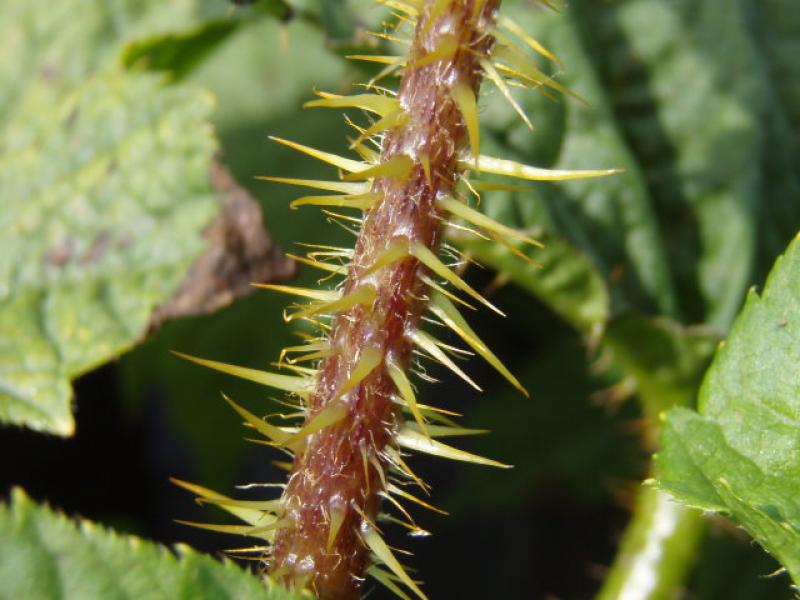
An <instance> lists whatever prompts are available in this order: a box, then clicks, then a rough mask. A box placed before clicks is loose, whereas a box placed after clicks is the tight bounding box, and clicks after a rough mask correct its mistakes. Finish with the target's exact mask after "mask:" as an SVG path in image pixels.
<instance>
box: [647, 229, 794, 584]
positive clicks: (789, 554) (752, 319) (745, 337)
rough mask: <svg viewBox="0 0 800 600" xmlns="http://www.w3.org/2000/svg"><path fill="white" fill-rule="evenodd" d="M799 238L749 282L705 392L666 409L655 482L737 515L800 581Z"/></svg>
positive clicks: (702, 505) (704, 506) (676, 493)
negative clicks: (759, 287)
mask: <svg viewBox="0 0 800 600" xmlns="http://www.w3.org/2000/svg"><path fill="white" fill-rule="evenodd" d="M798 298H800V238H796V239H795V241H794V242H793V243H792V244H791V245H790V246H789V248H788V249H787V251H786V254H785V255H784V256H782V257H781V258H779V259H778V261H777V262H776V263H775V266H774V268H773V270H772V273H771V274H770V276H769V279H768V280H767V284H766V286H765V289H764V292H763V293H762V294H761V296H759V295H758V294H756V292H755V291H751V292H750V294H749V296H748V299H747V303H746V305H745V307H744V309H743V310H742V312H741V314H740V315H739V317H738V318H737V320H736V322H735V324H734V326H733V328H732V331H731V334H730V336H729V338H728V339H727V341H726V342H725V343H724V344H723V345H721V347H720V349H719V350H718V352H717V355H716V357H715V359H714V362H713V364H712V366H711V368H710V369H709V371H708V374H707V375H706V378H705V380H704V382H703V386H702V388H701V391H700V401H699V414H698V413H696V412H693V411H691V410H688V409H673V410H671V411H669V412H668V413H667V414H666V418H665V421H664V425H663V433H662V440H661V441H662V451H661V452H660V453H659V455H658V457H657V466H658V469H659V478H658V485H659V487H661V488H663V489H664V490H666V491H668V492H669V493H671V494H672V495H674V496H675V497H676V498H678V499H679V500H681V501H682V502H684V503H686V504H688V505H690V506H696V507H699V508H702V509H705V510H712V511H717V512H722V513H724V514H727V515H729V516H730V517H731V518H732V519H734V520H735V521H737V522H738V523H740V524H741V525H742V526H743V527H744V528H745V529H746V530H747V531H748V532H749V533H750V534H751V535H752V536H753V537H754V538H755V539H756V540H757V541H758V542H759V543H760V544H761V545H762V546H763V547H764V548H765V549H766V550H767V551H768V552H770V553H771V554H773V555H774V556H775V557H776V558H777V559H778V560H780V561H781V562H782V563H783V565H784V566H785V567H786V568H787V569H788V571H789V572H790V574H791V575H792V578H793V579H794V580H795V582H800V504H798V500H797V499H798V497H800V485H798V482H799V481H800V437H798V434H797V431H798V421H800V343H798V340H800V301H798Z"/></svg>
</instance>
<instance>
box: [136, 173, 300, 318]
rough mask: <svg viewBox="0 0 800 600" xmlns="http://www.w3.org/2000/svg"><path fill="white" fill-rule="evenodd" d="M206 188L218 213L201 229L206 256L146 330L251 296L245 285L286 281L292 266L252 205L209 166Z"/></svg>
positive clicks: (232, 183) (227, 177) (224, 175)
mask: <svg viewBox="0 0 800 600" xmlns="http://www.w3.org/2000/svg"><path fill="white" fill-rule="evenodd" d="M211 184H212V186H213V187H214V189H215V190H217V192H218V193H219V194H220V196H221V198H222V210H221V211H220V213H219V214H218V215H217V217H216V218H215V219H214V220H213V221H212V222H211V223H210V224H209V225H208V226H207V227H206V228H205V230H204V231H203V237H204V238H206V240H207V241H208V246H209V247H208V250H206V252H205V254H203V255H202V256H201V257H200V258H198V259H197V261H196V262H195V263H194V264H193V265H192V267H191V268H190V269H189V273H188V274H187V275H186V278H185V279H184V280H183V282H182V283H181V285H180V287H179V288H178V291H177V292H176V293H175V294H174V295H173V297H172V298H170V299H169V300H167V301H166V302H165V303H163V304H161V305H160V306H158V307H157V308H156V309H155V310H154V311H153V314H152V316H151V317H150V330H151V331H152V330H154V329H157V328H158V327H160V326H161V325H162V324H163V323H164V322H165V321H168V320H170V319H174V318H177V317H184V316H190V315H199V314H207V313H211V312H213V311H215V310H218V309H220V308H222V307H223V306H227V305H228V304H230V303H231V302H232V301H233V300H235V299H236V298H239V297H241V296H246V295H247V294H250V293H251V292H252V291H253V289H254V288H253V287H252V286H251V285H250V284H251V282H262V283H263V282H267V281H275V280H283V279H288V278H289V277H291V276H292V275H294V273H295V263H294V262H293V261H291V260H289V259H288V258H286V257H285V256H284V255H283V252H282V251H281V250H280V248H279V247H278V246H277V245H276V244H275V243H274V242H273V241H272V238H270V236H269V234H268V233H267V230H266V228H265V227H264V221H263V219H262V216H261V209H260V207H259V205H258V203H257V202H256V201H255V200H254V199H253V198H252V197H251V196H250V194H249V193H248V192H247V190H245V189H244V188H242V187H241V186H240V185H239V184H238V183H237V182H236V181H235V180H234V178H233V177H232V176H231V174H230V171H228V169H227V168H226V167H225V166H223V165H222V164H220V163H219V162H217V161H215V162H214V163H213V164H212V166H211Z"/></svg>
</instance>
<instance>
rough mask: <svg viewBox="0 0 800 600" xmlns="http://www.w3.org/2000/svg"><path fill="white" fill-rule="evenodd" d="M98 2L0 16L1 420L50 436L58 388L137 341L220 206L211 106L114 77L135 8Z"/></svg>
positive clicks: (61, 396)
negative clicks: (1, 45)
mask: <svg viewBox="0 0 800 600" xmlns="http://www.w3.org/2000/svg"><path fill="white" fill-rule="evenodd" d="M103 6H105V4H104V3H101V2H97V3H96V5H95V6H94V7H93V10H87V9H85V7H83V3H80V2H59V3H56V4H55V5H53V6H50V5H45V4H41V3H29V2H23V1H19V2H18V1H12V2H4V3H3V5H2V9H0V38H2V39H4V40H6V45H5V51H4V52H3V53H2V55H0V83H2V85H0V139H2V143H0V205H2V206H3V210H2V212H0V331H1V332H2V336H1V337H0V420H1V421H4V422H10V423H16V424H25V425H27V426H30V427H32V428H34V429H38V430H41V431H48V432H52V433H57V434H60V435H69V434H71V432H72V431H73V429H74V422H73V419H72V415H71V411H70V398H71V389H70V384H69V380H70V379H71V378H74V377H75V376H77V375H80V374H81V373H84V372H86V371H88V370H89V369H92V368H93V367H95V366H97V365H99V364H101V363H102V362H105V361H107V360H109V359H110V358H112V357H114V356H116V355H118V354H119V353H121V352H122V351H124V350H126V349H127V348H129V347H131V346H132V345H133V344H134V343H135V342H136V341H137V340H139V339H140V338H141V337H142V336H143V335H144V333H145V331H146V329H147V325H148V320H149V315H150V312H151V310H152V309H153V307H154V306H156V305H157V304H159V303H160V302H161V301H163V300H165V299H166V298H168V297H169V296H170V294H171V293H172V292H173V291H174V289H175V288H176V286H177V285H178V284H179V283H180V281H181V279H182V278H183V276H184V275H185V273H186V271H187V268H188V266H189V265H190V264H191V263H192V261H193V260H194V259H195V258H196V257H197V256H198V255H199V254H200V253H201V251H202V250H203V249H204V247H205V243H204V240H203V239H202V238H201V237H200V233H201V231H202V229H203V227H204V226H205V225H206V224H207V223H208V222H209V221H210V220H211V218H212V217H213V216H214V214H215V213H216V212H217V210H218V208H219V205H218V202H217V200H216V198H215V195H214V193H213V192H212V190H211V186H210V182H209V165H210V160H211V157H212V155H213V153H214V151H215V148H216V142H215V140H214V137H213V135H212V131H211V128H210V125H209V122H208V118H209V116H210V114H211V111H212V108H213V99H212V98H211V96H210V95H209V94H207V93H205V92H202V91H200V90H198V89H196V88H193V87H186V86H178V87H170V88H165V87H163V85H162V83H161V82H160V80H159V78H157V77H155V76H153V75H147V74H132V73H125V72H123V71H121V70H119V69H118V68H117V67H116V66H115V65H114V64H113V63H114V61H113V60H111V59H110V58H109V57H112V58H113V57H114V56H115V55H114V52H113V50H114V49H115V48H119V47H120V44H121V42H122V40H124V39H125V38H126V36H127V35H128V33H127V32H128V31H134V30H136V29H137V27H136V26H134V25H133V24H132V23H131V24H128V23H127V22H126V17H127V18H130V19H132V18H133V17H134V16H136V15H137V14H138V13H140V12H141V13H143V12H144V7H139V8H135V7H134V4H131V5H129V6H128V12H127V13H125V11H122V12H121V13H120V14H118V15H117V14H111V13H110V12H109V11H108V10H103V9H102V7H103ZM82 7H83V8H84V9H82ZM77 14H80V15H81V18H76V17H75V16H76V15H77ZM154 15H155V13H153V14H149V15H148V18H147V19H145V17H144V16H142V18H143V19H144V20H146V21H149V18H152V17H153V16H154ZM162 16H164V15H163V14H162ZM115 17H117V18H118V19H117V20H115ZM183 20H185V16H184V17H180V18H177V19H176V20H174V21H172V23H173V25H174V24H175V23H176V22H182V21H183ZM115 25H117V26H119V27H120V30H124V31H125V32H126V33H125V34H123V33H120V34H119V36H116V35H115V29H114V26H115ZM128 25H130V26H128ZM166 26H167V25H166V24H165V23H162V24H161V27H166ZM104 65H105V66H104Z"/></svg>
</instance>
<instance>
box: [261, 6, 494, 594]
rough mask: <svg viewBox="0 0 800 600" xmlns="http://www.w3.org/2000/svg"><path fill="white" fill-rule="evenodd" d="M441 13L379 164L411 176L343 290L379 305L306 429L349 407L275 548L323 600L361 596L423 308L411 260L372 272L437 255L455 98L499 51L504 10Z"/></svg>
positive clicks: (319, 395) (453, 166) (383, 198)
mask: <svg viewBox="0 0 800 600" xmlns="http://www.w3.org/2000/svg"><path fill="white" fill-rule="evenodd" d="M476 2H477V4H476ZM445 4H446V6H445V7H444V8H442V2H435V1H426V2H425V6H424V8H423V10H422V14H421V15H420V16H419V18H418V21H417V25H416V31H415V36H414V41H413V44H412V47H411V52H410V55H409V57H408V60H407V62H406V69H405V71H404V75H403V78H402V81H401V84H400V90H399V94H398V99H399V103H400V106H401V107H402V109H403V110H404V111H405V112H406V114H407V119H406V120H405V121H404V123H403V124H402V125H400V126H398V127H396V128H394V129H391V130H389V131H388V132H387V133H386V135H385V137H384V142H383V147H382V152H381V162H386V161H388V160H390V159H392V158H394V157H398V156H401V155H403V156H407V157H409V158H410V159H411V160H412V161H413V167H412V170H411V172H410V175H408V176H407V177H381V178H377V179H376V180H375V181H374V184H373V188H372V189H373V192H375V193H376V194H377V196H378V200H377V202H376V204H375V205H374V206H373V207H372V208H371V209H370V210H369V211H367V213H366V215H365V219H364V223H363V226H362V229H361V232H360V235H359V237H358V241H357V243H356V247H355V252H354V255H353V259H352V264H351V267H350V270H349V272H348V276H347V279H346V281H345V283H344V290H343V291H344V294H349V293H352V292H353V291H355V290H357V289H359V288H360V287H362V286H365V285H370V286H373V287H374V289H375V291H376V295H375V300H374V302H373V303H372V304H371V305H370V306H365V305H363V304H358V305H356V306H355V307H353V308H351V309H349V310H346V311H344V312H340V313H339V314H338V315H337V316H336V318H335V319H334V321H333V325H332V329H331V333H330V345H331V351H332V353H331V355H330V356H329V357H328V358H326V359H325V360H324V361H323V362H322V364H321V365H320V370H319V373H318V375H317V381H316V387H315V389H314V392H313V393H312V395H311V396H310V398H309V401H308V412H309V416H308V419H312V418H313V417H314V416H316V415H317V414H319V412H320V411H321V410H322V409H323V408H325V407H326V406H328V405H329V404H330V403H331V402H341V403H343V404H344V405H346V406H347V409H348V411H347V416H346V417H345V418H344V419H342V420H340V421H338V422H337V423H336V424H334V425H332V426H329V427H327V428H325V429H323V430H322V431H320V432H318V433H315V434H313V435H311V436H309V437H308V438H307V439H306V440H305V445H304V447H303V449H301V450H299V451H298V453H297V455H296V457H295V461H294V465H293V469H292V473H291V476H290V478H289V482H288V485H287V488H286V491H285V493H284V501H285V505H286V514H285V517H284V519H285V520H286V522H287V525H286V526H285V527H283V528H281V529H279V530H278V532H277V534H276V538H275V541H274V546H273V555H272V560H271V563H270V573H271V575H272V576H273V577H274V578H276V579H277V580H278V581H280V582H282V583H284V584H286V585H288V586H290V587H295V588H302V587H308V588H310V589H311V590H313V591H314V592H315V593H316V594H317V595H318V596H319V597H320V598H321V599H322V600H339V599H352V598H356V597H357V596H358V593H359V588H360V581H361V578H362V577H363V574H364V569H365V566H366V561H367V555H368V551H367V548H366V546H365V544H364V542H363V541H362V540H361V538H360V535H359V528H360V527H361V526H362V522H363V521H364V520H365V519H367V520H368V521H372V522H374V519H375V516H376V513H377V510H378V504H379V499H380V497H379V495H378V493H379V492H380V491H381V490H382V478H381V473H380V472H379V468H380V469H384V468H386V469H388V464H387V461H386V459H385V457H384V454H383V450H384V448H385V447H386V446H387V445H391V444H392V435H393V433H394V432H395V431H396V429H397V427H398V426H399V423H400V420H401V419H402V417H401V415H400V413H399V412H398V405H397V403H395V402H394V401H393V400H392V397H393V395H394V394H396V390H395V387H394V384H393V383H392V379H391V378H390V376H389V374H388V372H387V368H386V365H387V363H388V362H392V363H394V364H396V365H399V366H400V367H402V368H403V369H407V368H408V364H409V359H410V354H411V341H410V334H411V333H413V332H414V331H415V330H416V329H417V327H418V325H419V322H420V318H421V315H422V312H423V310H424V308H425V301H424V298H425V296H426V293H427V290H426V286H425V284H424V283H423V282H422V281H421V280H420V275H421V271H422V269H423V267H422V266H421V265H420V263H419V262H418V261H417V260H416V259H415V258H412V257H410V256H408V257H406V258H403V259H400V260H397V261H395V262H393V263H390V264H388V265H386V266H383V267H381V268H379V269H377V270H372V271H371V272H370V271H368V270H369V269H370V267H372V266H373V265H374V264H375V262H376V260H377V259H378V258H379V257H381V256H382V255H384V254H385V253H386V251H387V249H388V248H390V246H391V245H392V244H394V246H400V247H406V246H409V245H413V244H414V243H419V244H422V245H424V246H425V247H426V248H429V249H430V250H432V251H434V252H436V251H437V249H438V247H439V244H440V238H441V229H442V228H441V215H440V211H439V209H438V207H437V204H436V199H437V198H439V197H441V196H443V195H449V194H451V193H452V191H453V187H454V185H455V183H456V181H457V179H458V177H459V174H460V172H459V169H458V164H457V159H458V157H459V155H460V154H461V153H462V152H463V151H464V149H465V146H466V140H467V135H466V124H465V121H464V119H463V118H462V115H461V113H460V111H459V109H458V107H457V105H456V103H455V102H454V100H453V99H452V91H453V89H454V86H457V85H460V86H464V87H466V88H467V89H470V90H472V91H473V92H477V90H478V87H479V85H480V80H481V73H480V66H479V61H480V59H481V58H483V57H485V56H486V55H487V53H488V52H489V50H490V48H491V45H492V43H493V38H492V36H491V31H492V27H493V22H494V16H495V12H496V9H497V5H498V4H499V0H485V1H483V2H482V1H481V0H451V1H450V2H449V3H445ZM437 5H438V7H437V8H434V7H435V6H437ZM434 12H438V14H433V13H434ZM448 45H449V47H450V48H453V47H455V48H456V50H455V52H454V53H453V54H451V55H447V53H445V56H444V57H443V58H441V59H437V60H433V61H432V62H431V61H426V59H425V57H426V56H429V55H430V54H431V53H433V52H437V51H441V49H442V48H446V47H448ZM365 353H366V354H372V355H374V354H376V353H377V354H378V355H379V356H381V357H382V358H381V362H380V364H379V365H378V366H377V367H376V368H375V369H374V370H373V371H372V372H371V373H370V374H369V376H367V377H366V378H365V379H363V380H362V381H361V383H360V384H358V385H357V386H355V387H354V388H352V389H351V390H350V391H349V392H347V393H345V394H343V395H342V394H341V390H342V388H343V387H344V386H345V385H346V384H347V382H348V381H349V380H350V378H351V376H352V375H353V373H354V371H356V368H357V366H358V364H359V361H360V360H362V358H363V357H364V356H365V355H366V354H365ZM378 465H380V467H378ZM334 513H335V514H339V515H342V514H343V515H344V521H343V522H342V525H341V527H340V528H339V529H338V532H337V534H336V536H335V538H333V539H332V540H329V537H330V536H329V530H330V525H331V515H332V514H334Z"/></svg>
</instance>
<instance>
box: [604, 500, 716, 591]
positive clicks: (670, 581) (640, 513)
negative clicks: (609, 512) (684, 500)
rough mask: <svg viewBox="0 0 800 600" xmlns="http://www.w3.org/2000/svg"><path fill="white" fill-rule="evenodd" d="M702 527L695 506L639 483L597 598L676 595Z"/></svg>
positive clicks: (693, 553)
mask: <svg viewBox="0 0 800 600" xmlns="http://www.w3.org/2000/svg"><path fill="white" fill-rule="evenodd" d="M704 531H705V523H704V521H703V519H702V515H701V514H700V512H699V511H697V510H692V509H688V508H686V507H684V506H681V505H680V504H678V503H677V502H675V501H674V500H672V499H671V498H670V497H669V496H667V495H666V494H664V493H663V492H660V491H658V490H656V489H654V488H651V487H642V489H641V490H639V493H638V495H637V498H636V505H635V508H634V513H633V518H632V519H631V522H630V523H629V524H628V526H627V528H626V530H625V534H624V536H623V538H622V543H621V544H620V546H619V549H618V550H617V555H616V557H615V558H614V563H613V565H612V567H611V569H610V571H609V573H608V575H607V576H606V579H605V582H604V583H603V587H602V589H601V590H600V592H599V593H598V594H597V600H672V599H673V598H676V597H678V596H679V592H680V590H681V588H682V587H683V584H684V581H685V580H686V577H687V576H688V574H689V573H690V571H691V566H692V561H693V560H694V556H695V554H696V552H697V549H698V546H699V545H700V542H701V541H702V539H703V533H704Z"/></svg>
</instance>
